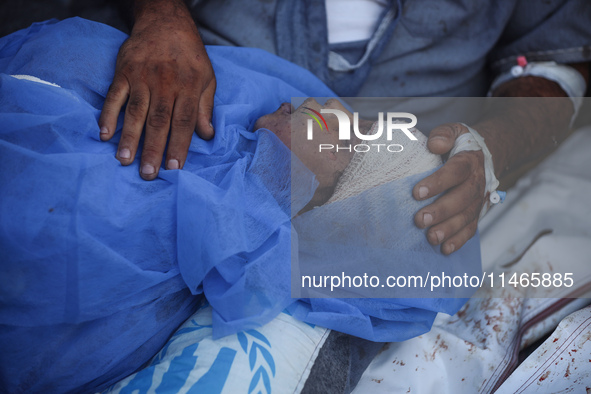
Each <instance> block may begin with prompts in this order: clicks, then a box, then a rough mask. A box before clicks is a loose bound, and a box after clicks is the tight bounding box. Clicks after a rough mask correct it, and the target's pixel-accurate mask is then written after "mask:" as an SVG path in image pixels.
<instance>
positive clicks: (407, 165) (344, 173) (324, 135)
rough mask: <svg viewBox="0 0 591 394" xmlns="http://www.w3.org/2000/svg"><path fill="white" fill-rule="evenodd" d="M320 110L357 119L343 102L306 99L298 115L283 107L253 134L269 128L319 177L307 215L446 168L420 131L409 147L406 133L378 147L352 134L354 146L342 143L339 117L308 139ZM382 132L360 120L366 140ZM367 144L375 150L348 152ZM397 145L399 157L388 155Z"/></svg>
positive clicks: (258, 124)
mask: <svg viewBox="0 0 591 394" xmlns="http://www.w3.org/2000/svg"><path fill="white" fill-rule="evenodd" d="M321 109H338V110H340V111H343V112H344V113H345V114H347V116H348V117H349V120H350V122H351V124H353V121H354V120H353V114H352V113H351V112H350V111H349V110H347V109H346V108H345V107H344V106H343V105H342V104H341V102H340V101H339V100H337V99H330V100H328V101H327V102H326V103H325V105H320V104H319V103H318V102H317V101H316V100H314V99H307V100H306V101H305V102H304V103H303V104H302V105H300V106H299V107H298V108H297V109H294V107H293V106H292V105H291V104H289V103H283V104H281V106H280V107H279V108H278V109H277V110H276V111H275V112H273V113H271V114H268V115H265V116H263V117H261V118H259V119H258V120H257V122H256V123H255V127H254V130H258V129H260V128H266V129H269V130H271V131H273V132H274V133H275V135H277V137H278V138H279V139H280V140H281V141H282V142H283V143H284V144H285V145H286V146H287V147H288V148H289V149H290V150H291V151H292V152H293V153H294V154H295V155H296V156H297V157H298V159H299V160H301V161H302V163H303V164H304V165H305V166H306V167H307V168H308V169H309V170H310V171H312V172H313V173H314V174H315V175H316V179H317V181H318V183H319V185H318V188H317V189H316V192H315V193H314V196H313V198H312V200H311V201H310V202H309V203H308V205H307V206H306V207H305V208H304V209H303V210H302V212H305V211H307V210H309V209H312V208H314V207H317V206H320V205H323V204H325V203H332V202H335V201H339V200H342V199H345V198H348V197H353V196H355V195H357V194H360V193H362V192H363V191H365V190H368V189H370V188H372V187H376V186H379V185H382V184H384V183H387V182H391V181H394V180H396V179H400V178H404V177H406V176H410V175H414V174H419V173H422V172H425V171H428V170H432V169H434V168H436V167H438V166H439V165H441V164H442V161H441V157H440V156H439V155H435V154H433V153H431V152H430V151H429V149H428V148H427V137H426V136H424V135H423V134H422V133H421V132H420V131H418V130H417V129H415V128H412V129H410V131H411V132H412V133H413V135H414V136H415V137H416V138H417V141H410V140H409V139H408V138H407V137H406V136H405V135H404V134H403V133H401V132H400V133H396V132H394V133H393V135H392V138H393V139H392V140H391V141H388V140H387V139H386V133H385V132H382V135H381V137H379V138H378V139H377V140H373V141H361V140H360V139H359V138H358V137H356V136H355V134H354V133H351V137H352V139H351V140H339V132H338V130H339V129H338V127H339V123H338V120H337V117H336V116H334V115H331V114H327V115H325V116H324V119H325V120H326V126H327V127H328V130H322V129H321V128H320V126H319V125H318V124H317V123H316V122H313V128H314V138H313V139H312V140H310V139H308V138H307V121H308V119H311V117H310V116H309V115H308V113H310V112H311V111H310V110H314V111H317V112H320V110H321ZM378 126H379V125H378V123H377V122H374V121H371V120H363V119H359V131H360V132H361V133H362V134H374V133H376V132H377V129H378ZM365 142H367V143H369V144H372V145H373V149H370V150H369V151H367V152H365V151H362V149H359V150H357V151H356V150H355V149H350V150H349V149H347V148H348V147H349V146H351V145H353V146H354V145H357V144H360V143H365ZM320 144H326V145H324V146H328V145H332V146H333V147H336V146H339V149H338V150H337V149H336V148H331V149H319V145H320ZM380 144H381V146H382V147H381V149H379V150H378V149H377V145H380ZM392 144H398V145H399V146H402V147H403V149H402V150H401V151H400V152H390V151H387V150H386V148H385V147H384V146H386V145H392ZM342 148H345V149H342Z"/></svg>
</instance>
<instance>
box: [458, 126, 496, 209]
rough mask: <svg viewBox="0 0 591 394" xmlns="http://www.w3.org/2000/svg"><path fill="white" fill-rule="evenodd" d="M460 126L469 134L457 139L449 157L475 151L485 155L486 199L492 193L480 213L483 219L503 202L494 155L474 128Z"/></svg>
mask: <svg viewBox="0 0 591 394" xmlns="http://www.w3.org/2000/svg"><path fill="white" fill-rule="evenodd" d="M460 124H461V125H463V126H464V127H466V128H467V129H468V131H469V133H466V134H462V135H461V136H459V137H458V138H457V139H456V142H455V144H454V147H453V148H452V150H451V151H450V152H449V157H450V158H451V157H453V156H454V155H457V154H458V153H460V152H464V151H475V150H481V151H482V153H483V154H484V176H485V178H486V186H485V189H484V196H485V197H486V194H487V193H490V197H489V199H488V201H487V202H486V204H484V206H483V207H482V210H481V211H480V218H482V217H483V216H484V215H485V214H486V212H488V209H489V207H490V205H491V204H497V203H498V202H500V201H501V196H500V195H499V193H498V192H497V187H499V181H498V179H497V177H496V176H495V167H494V166H493V161H492V155H491V154H490V151H489V150H488V148H487V146H486V143H485V142H484V138H482V136H481V135H480V134H478V132H477V131H476V130H474V129H473V128H472V127H470V126H468V125H466V124H464V123H460Z"/></svg>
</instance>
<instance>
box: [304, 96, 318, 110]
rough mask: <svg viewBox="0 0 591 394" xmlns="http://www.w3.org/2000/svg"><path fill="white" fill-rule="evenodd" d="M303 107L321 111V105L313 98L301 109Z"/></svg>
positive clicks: (307, 100) (305, 102) (306, 101)
mask: <svg viewBox="0 0 591 394" xmlns="http://www.w3.org/2000/svg"><path fill="white" fill-rule="evenodd" d="M303 107H310V108H313V109H320V104H318V101H316V99H314V98H313V97H309V98H307V99H306V100H305V101H304V102H303V103H302V105H301V106H300V108H303Z"/></svg>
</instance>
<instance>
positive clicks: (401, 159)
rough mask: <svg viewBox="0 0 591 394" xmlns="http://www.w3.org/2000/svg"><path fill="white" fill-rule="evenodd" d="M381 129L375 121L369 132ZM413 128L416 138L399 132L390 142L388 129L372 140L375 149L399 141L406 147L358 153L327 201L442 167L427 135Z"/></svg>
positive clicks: (369, 143)
mask: <svg viewBox="0 0 591 394" xmlns="http://www.w3.org/2000/svg"><path fill="white" fill-rule="evenodd" d="M384 128H385V125H384ZM377 129H378V122H375V123H374V124H373V126H372V128H371V130H370V131H369V134H370V135H373V134H375V133H376V131H377ZM410 131H411V133H412V134H413V135H414V136H415V137H416V138H417V140H416V141H410V140H409V139H408V138H407V137H406V136H405V135H404V134H403V133H396V132H395V133H392V141H388V140H387V136H386V134H387V133H386V131H385V129H384V130H383V132H382V135H381V136H380V138H378V139H377V140H375V141H368V145H371V146H372V148H373V145H377V144H383V145H385V146H388V145H393V144H399V145H402V146H403V150H402V151H401V152H388V151H387V150H386V148H385V147H382V148H381V149H380V150H379V151H378V150H377V149H371V150H369V151H368V152H356V153H355V154H354V155H353V158H352V159H351V162H350V163H349V165H348V166H347V168H345V171H344V172H343V175H341V177H340V178H339V181H338V183H337V186H336V188H335V191H334V194H333V195H332V197H331V198H330V200H328V202H327V203H328V204H329V203H332V202H335V201H339V200H343V199H345V198H349V197H353V196H356V195H358V194H360V193H361V192H363V191H365V190H368V189H371V188H373V187H376V186H379V185H383V184H384V183H387V182H391V181H394V180H396V179H401V178H405V177H407V176H410V175H414V174H420V173H422V172H425V171H429V170H432V169H434V168H436V167H438V166H440V165H441V163H442V161H441V156H439V155H435V154H433V153H431V152H429V149H428V148H427V137H426V136H425V135H424V134H423V133H421V132H420V131H418V130H417V129H415V128H411V129H410Z"/></svg>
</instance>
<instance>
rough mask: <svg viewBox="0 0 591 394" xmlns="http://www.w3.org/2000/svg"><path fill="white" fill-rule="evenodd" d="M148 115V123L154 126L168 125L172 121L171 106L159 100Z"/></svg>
mask: <svg viewBox="0 0 591 394" xmlns="http://www.w3.org/2000/svg"><path fill="white" fill-rule="evenodd" d="M150 112H151V113H150V115H149V116H148V125H149V126H150V127H153V128H157V129H158V128H163V127H167V126H168V125H169V123H170V107H169V106H168V105H166V104H165V103H163V102H159V103H157V104H156V106H155V107H154V108H153V109H152V111H150Z"/></svg>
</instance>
